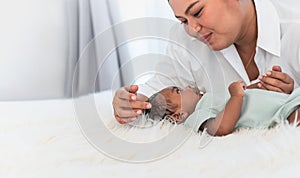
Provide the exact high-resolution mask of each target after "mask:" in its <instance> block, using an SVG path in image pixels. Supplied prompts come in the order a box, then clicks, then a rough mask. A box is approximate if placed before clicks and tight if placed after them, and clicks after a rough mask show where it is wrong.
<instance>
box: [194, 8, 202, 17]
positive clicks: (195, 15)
mask: <svg viewBox="0 0 300 178" xmlns="http://www.w3.org/2000/svg"><path fill="white" fill-rule="evenodd" d="M202 9H203V8H200V9H199V11H197V12H196V13H195V14H194V15H193V16H194V17H198V16H199V15H200V13H201V12H202Z"/></svg>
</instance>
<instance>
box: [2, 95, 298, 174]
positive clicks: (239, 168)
mask: <svg viewBox="0 0 300 178" xmlns="http://www.w3.org/2000/svg"><path fill="white" fill-rule="evenodd" d="M112 94H113V93H112V92H111V91H106V92H102V93H99V94H96V95H95V96H94V97H95V103H96V105H97V108H100V110H101V113H100V114H101V119H102V121H103V122H104V123H105V125H106V126H107V128H109V130H110V131H111V132H112V133H113V134H114V135H115V136H116V137H119V138H121V139H123V140H125V141H128V142H136V143H141V144H143V143H148V142H155V141H156V140H159V139H162V138H164V137H166V136H168V135H169V134H170V133H172V132H174V131H176V132H177V133H184V132H186V131H188V130H189V128H186V127H184V126H183V125H180V126H174V125H172V124H169V123H163V122H160V123H157V124H155V125H154V126H152V127H147V128H140V127H135V126H130V125H120V124H118V123H117V122H116V121H115V120H114V119H113V116H112V108H111V99H112ZM86 98H87V97H86V96H85V97H82V98H79V99H76V100H45V101H25V102H0V108H1V111H0V117H1V119H0V141H1V142H0V143H1V146H0V157H1V159H0V177H39V178H40V177H43V178H44V177H49V178H50V177H51V178H53V177H55V178H58V177H63V178H66V177H72V178H77V177H78V178H81V177H88V178H93V177H95V178H96V177H103V178H104V177H105V178H109V177H122V178H123V177H128V178H132V177H137V178H140V177H149V178H154V177H180V178H182V177H205V178H207V177H251V178H252V177H299V176H300V173H299V171H298V168H300V161H299V160H300V141H299V139H300V129H299V128H295V127H293V126H289V125H279V126H277V127H275V128H273V129H270V130H268V129H265V130H255V129H252V130H247V129H243V130H240V131H237V132H234V133H233V134H230V135H228V136H224V137H214V138H211V137H208V136H207V135H206V134H205V133H204V134H202V135H200V134H195V133H193V132H191V134H189V136H188V137H187V139H186V140H185V141H184V142H183V143H182V144H181V145H179V147H178V148H176V149H174V150H173V151H172V152H169V153H168V154H165V155H164V156H162V157H161V158H160V159H155V160H153V161H147V162H140V163H132V162H130V158H129V159H128V160H127V161H119V160H118V159H113V158H111V157H109V156H106V155H105V154H103V153H102V152H101V150H100V151H99V150H97V149H96V148H95V147H94V146H92V145H91V144H90V142H89V140H88V139H87V138H86V137H85V136H84V135H83V133H82V131H81V130H80V126H79V125H78V122H77V121H76V109H75V110H74V105H73V104H74V101H75V102H77V101H78V100H85V99H86ZM140 122H142V121H140ZM135 124H138V125H141V124H140V123H135ZM181 131H182V132H181ZM103 139H106V138H103ZM200 142H201V143H200ZM105 143H106V144H107V145H109V144H110V140H109V139H107V140H106V141H105ZM159 147H160V145H157V148H159ZM117 149H119V150H120V151H121V150H122V147H119V148H117ZM123 151H124V150H123ZM125 151H126V150H125ZM145 154H147V150H145ZM132 156H133V157H134V155H132Z"/></svg>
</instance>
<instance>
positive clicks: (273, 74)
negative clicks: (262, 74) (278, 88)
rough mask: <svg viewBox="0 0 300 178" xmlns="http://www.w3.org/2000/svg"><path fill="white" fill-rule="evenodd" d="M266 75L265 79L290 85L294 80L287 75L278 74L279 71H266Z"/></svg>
mask: <svg viewBox="0 0 300 178" xmlns="http://www.w3.org/2000/svg"><path fill="white" fill-rule="evenodd" d="M266 75H267V77H271V78H274V79H278V80H281V81H282V82H284V83H286V84H291V83H293V82H294V80H293V79H292V78H291V77H290V76H289V75H287V74H286V73H283V72H280V71H267V72H266Z"/></svg>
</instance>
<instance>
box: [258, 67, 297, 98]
mask: <svg viewBox="0 0 300 178" xmlns="http://www.w3.org/2000/svg"><path fill="white" fill-rule="evenodd" d="M272 73H273V75H272V77H271V76H260V77H259V79H260V81H261V84H262V86H263V87H264V88H266V89H267V90H271V91H276V92H283V93H291V92H292V91H293V89H294V81H293V80H291V81H290V80H289V81H290V83H288V82H286V81H283V80H281V79H282V75H278V74H275V75H276V76H275V75H274V71H273V72H272ZM276 77H277V78H276ZM280 78H281V79H280ZM283 78H285V77H283ZM287 78H290V77H289V76H288V75H287Z"/></svg>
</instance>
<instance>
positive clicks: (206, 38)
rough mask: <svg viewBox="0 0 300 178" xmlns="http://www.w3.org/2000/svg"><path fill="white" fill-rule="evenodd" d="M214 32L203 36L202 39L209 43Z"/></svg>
mask: <svg viewBox="0 0 300 178" xmlns="http://www.w3.org/2000/svg"><path fill="white" fill-rule="evenodd" d="M211 35H212V32H211V33H208V34H206V35H203V36H201V38H200V41H202V42H204V43H207V42H209V40H210V38H211Z"/></svg>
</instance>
